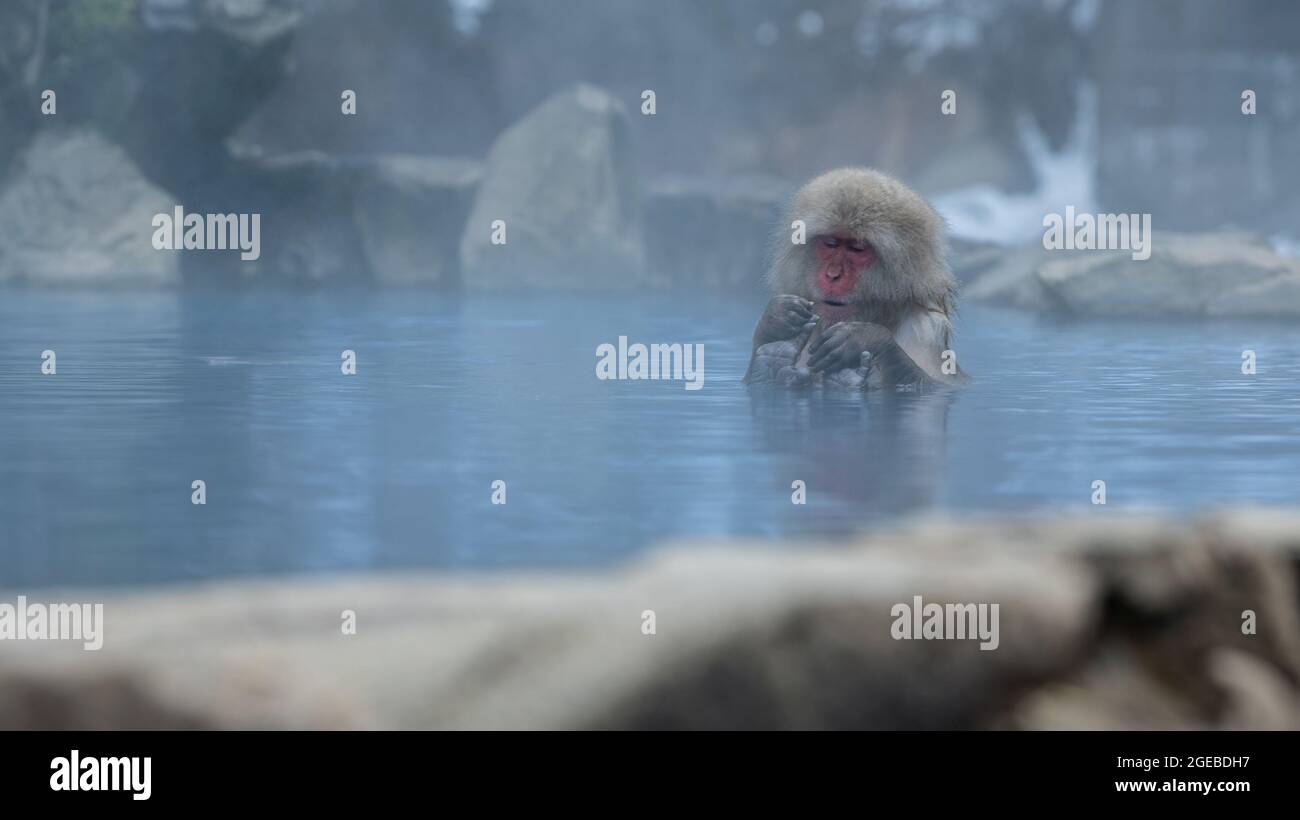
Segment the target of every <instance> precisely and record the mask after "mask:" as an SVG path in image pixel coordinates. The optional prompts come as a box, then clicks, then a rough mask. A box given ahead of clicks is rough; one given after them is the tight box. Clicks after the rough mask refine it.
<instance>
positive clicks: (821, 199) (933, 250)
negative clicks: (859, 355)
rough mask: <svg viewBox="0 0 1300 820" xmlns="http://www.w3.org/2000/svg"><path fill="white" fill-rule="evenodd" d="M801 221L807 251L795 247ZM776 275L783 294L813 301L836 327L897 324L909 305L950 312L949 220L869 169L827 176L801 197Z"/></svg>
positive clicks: (772, 275)
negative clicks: (857, 322)
mask: <svg viewBox="0 0 1300 820" xmlns="http://www.w3.org/2000/svg"><path fill="white" fill-rule="evenodd" d="M795 220H802V222H803V224H804V234H803V235H804V239H805V242H804V243H803V244H798V243H796V242H795V241H794V240H793V236H792V230H793V229H792V227H791V226H792V225H793V224H794V221H795ZM779 242H780V244H779V245H778V250H777V252H776V255H775V259H774V261H773V264H772V268H771V270H770V271H769V273H768V280H769V283H770V285H771V286H772V289H773V290H774V291H775V292H776V293H793V294H796V295H798V296H802V297H804V298H806V299H810V300H812V301H813V302H815V303H816V305H817V308H816V309H817V312H818V313H819V314H821V315H822V316H823V317H825V318H826V319H828V320H830V321H833V322H834V321H842V320H846V319H857V318H863V317H864V316H865V317H866V318H870V319H871V320H872V321H879V322H883V323H886V324H888V323H890V322H891V320H892V319H894V318H896V317H897V316H899V315H901V314H902V312H903V311H904V310H906V309H907V308H908V306H909V305H918V306H921V307H924V308H927V309H930V310H938V311H941V312H942V313H944V314H947V313H949V311H950V308H951V303H952V298H953V294H954V292H955V290H956V280H955V279H954V278H953V276H952V273H951V271H949V270H948V263H947V260H946V254H945V249H944V239H943V219H942V217H940V216H939V215H938V214H937V213H935V211H934V209H933V208H931V207H930V206H929V205H928V204H927V203H926V201H925V200H924V199H922V198H921V197H920V195H918V194H916V193H915V192H913V191H912V190H911V189H910V188H908V187H907V186H906V185H904V184H903V183H901V182H899V181H897V180H895V179H892V178H891V177H888V176H885V175H884V174H881V173H879V172H877V171H872V170H869V169H866V168H841V169H839V170H836V171H831V172H829V173H825V174H822V175H821V176H819V177H817V178H816V179H814V180H813V181H811V182H809V183H808V184H807V185H805V186H804V187H803V188H802V189H800V191H799V193H797V194H796V195H795V198H794V201H793V203H792V204H791V207H790V212H789V214H788V218H787V219H786V221H785V223H784V224H783V225H782V226H781V231H780V236H779Z"/></svg>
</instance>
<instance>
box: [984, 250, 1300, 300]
mask: <svg viewBox="0 0 1300 820" xmlns="http://www.w3.org/2000/svg"><path fill="white" fill-rule="evenodd" d="M1151 243H1152V244H1151V258H1150V259H1146V260H1141V261H1139V260H1135V259H1133V256H1132V252H1131V251H1126V250H1124V251H1063V250H1062V251H1048V250H1045V249H1044V248H1042V247H1041V246H1035V245H1030V246H1026V247H1023V248H1018V249H1014V250H1012V251H1009V252H1007V253H1006V254H1005V255H1004V256H1003V257H1002V259H1000V260H999V261H998V262H996V263H995V264H993V265H991V266H988V267H987V269H985V270H984V271H983V272H982V273H980V274H979V275H978V276H975V277H974V278H973V281H971V282H970V283H969V284H968V285H966V286H965V287H964V288H963V290H962V296H963V298H965V299H970V300H972V301H978V302H987V303H990V304H998V305H1006V306H1009V307H1018V308H1024V309H1028V310H1033V311H1037V312H1042V313H1057V314H1064V315H1071V316H1080V317H1088V318H1113V317H1163V318H1184V319H1187V318H1201V317H1253V318H1292V317H1296V316H1298V315H1300V260H1296V259H1293V258H1289V257H1284V256H1279V255H1278V254H1276V253H1274V252H1273V250H1272V249H1271V248H1270V247H1269V245H1268V243H1267V242H1265V241H1264V240H1263V239H1261V238H1259V237H1256V236H1253V235H1250V234H1243V233H1228V232H1219V233H1206V234H1178V233H1169V232H1163V233H1162V232H1156V233H1154V234H1153V235H1152V238H1151ZM970 261H971V262H974V259H973V258H971V260H970Z"/></svg>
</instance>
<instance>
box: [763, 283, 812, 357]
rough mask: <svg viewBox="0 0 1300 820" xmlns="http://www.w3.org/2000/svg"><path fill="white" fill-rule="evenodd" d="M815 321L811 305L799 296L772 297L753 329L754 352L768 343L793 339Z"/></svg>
mask: <svg viewBox="0 0 1300 820" xmlns="http://www.w3.org/2000/svg"><path fill="white" fill-rule="evenodd" d="M815 321H817V316H816V314H814V313H813V303H812V302H810V301H808V300H807V299H804V298H803V297H800V296H793V295H791V294H788V293H787V294H783V295H781V296H773V297H772V301H770V302H768V303H767V308H766V309H765V310H764V311H763V315H762V316H761V317H759V319H758V326H757V327H755V328H754V350H758V349H759V348H760V347H762V346H763V345H765V344H767V343H768V342H781V341H785V340H786V339H793V338H794V337H796V336H798V335H799V334H800V333H801V332H803V330H804V326H805V325H807V324H808V323H809V322H815Z"/></svg>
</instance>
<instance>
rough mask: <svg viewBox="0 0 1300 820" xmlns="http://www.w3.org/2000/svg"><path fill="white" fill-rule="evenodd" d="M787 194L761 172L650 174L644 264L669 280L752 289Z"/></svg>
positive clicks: (764, 262)
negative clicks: (735, 174) (714, 175)
mask: <svg viewBox="0 0 1300 820" xmlns="http://www.w3.org/2000/svg"><path fill="white" fill-rule="evenodd" d="M791 193H792V189H791V186H790V185H788V184H787V183H785V182H783V181H781V180H778V179H775V178H772V177H762V176H738V177H726V178H702V177H691V176H680V175H666V176H661V177H656V178H655V179H654V180H653V181H651V182H650V183H649V184H648V186H647V192H646V200H645V231H646V248H647V252H648V254H649V266H650V270H651V271H652V272H653V273H654V275H655V277H656V279H657V280H659V281H663V282H667V283H669V284H672V285H674V286H685V287H690V288H701V287H703V288H711V289H720V290H739V291H740V292H744V293H750V292H757V291H759V290H761V289H762V288H763V285H762V281H763V273H764V271H765V270H766V269H767V265H768V253H769V248H770V245H771V238H772V229H773V227H775V226H778V225H779V222H780V216H781V209H782V207H783V206H784V204H785V203H786V201H787V200H788V199H789V197H790V195H791Z"/></svg>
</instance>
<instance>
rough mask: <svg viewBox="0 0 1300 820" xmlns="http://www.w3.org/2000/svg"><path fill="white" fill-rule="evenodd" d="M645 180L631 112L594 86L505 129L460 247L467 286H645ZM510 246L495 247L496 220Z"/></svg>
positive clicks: (574, 90)
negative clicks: (637, 163) (637, 164)
mask: <svg viewBox="0 0 1300 820" xmlns="http://www.w3.org/2000/svg"><path fill="white" fill-rule="evenodd" d="M640 209H641V202H640V181H639V179H638V177H637V174H636V172H635V169H634V165H633V163H632V147H631V144H630V135H629V125H628V117H627V111H626V109H625V108H624V106H623V104H622V103H620V102H619V101H617V100H615V99H614V98H613V97H611V96H609V95H608V94H606V93H605V92H604V91H601V90H600V89H598V88H595V87H594V86H590V85H579V86H576V87H574V88H572V89H570V90H568V91H565V92H562V93H560V94H557V95H556V96H554V97H552V98H550V99H549V100H547V101H546V102H544V103H543V104H542V105H540V106H538V107H537V108H536V109H535V110H534V111H533V112H531V113H530V114H529V115H528V116H526V117H524V118H523V119H522V120H520V121H519V122H517V123H515V124H514V125H512V126H511V127H510V128H508V129H506V131H505V133H503V134H502V135H501V136H500V137H498V138H497V141H496V142H495V143H494V144H493V146H492V150H491V151H490V152H489V153H488V157H487V161H486V162H485V165H484V172H483V182H482V184H481V185H480V186H479V190H478V195H477V198H476V199H475V201H474V207H473V210H472V211H471V212H470V217H469V220H468V222H467V223H466V225H465V233H464V235H463V236H462V238H461V243H460V262H461V270H462V273H463V276H464V281H465V286H466V288H467V289H469V290H486V291H497V290H506V289H512V288H536V287H548V288H560V289H594V290H617V289H623V288H629V287H633V286H636V285H638V284H642V283H643V278H644V267H645V248H644V246H643V244H642V240H641V221H640ZM496 220H501V221H503V222H505V224H506V231H507V233H506V240H507V241H506V243H505V244H502V245H494V244H492V241H491V239H492V224H493V222H495V221H496Z"/></svg>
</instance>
